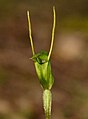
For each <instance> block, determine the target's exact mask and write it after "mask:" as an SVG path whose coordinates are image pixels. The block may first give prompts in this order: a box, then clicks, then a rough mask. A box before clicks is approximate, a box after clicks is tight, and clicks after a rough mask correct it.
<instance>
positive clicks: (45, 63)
mask: <svg viewBox="0 0 88 119" xmlns="http://www.w3.org/2000/svg"><path fill="white" fill-rule="evenodd" d="M27 18H28V28H29V38H30V43H31V48H32V54H33V56H32V58H31V59H32V60H33V61H34V65H35V69H36V73H37V75H38V78H39V82H40V84H41V86H42V87H43V107H44V111H45V117H46V119H50V117H51V103H52V94H51V88H52V85H53V83H54V77H53V74H52V71H51V63H50V57H51V53H52V49H53V44H54V34H55V25H56V12H55V7H54V6H53V28H52V37H51V45H50V49H49V53H48V52H46V51H40V52H38V53H35V49H34V44H33V40H32V33H31V21H30V15H29V11H27Z"/></svg>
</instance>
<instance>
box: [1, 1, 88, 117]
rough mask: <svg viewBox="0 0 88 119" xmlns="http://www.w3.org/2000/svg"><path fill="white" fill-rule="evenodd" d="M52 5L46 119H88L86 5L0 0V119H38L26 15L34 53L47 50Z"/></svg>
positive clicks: (38, 98) (38, 93) (39, 96)
mask: <svg viewBox="0 0 88 119" xmlns="http://www.w3.org/2000/svg"><path fill="white" fill-rule="evenodd" d="M53 5H55V7H56V15H57V23H56V33H55V43H54V49H53V52H52V58H51V62H52V70H53V75H54V78H55V83H54V86H53V88H52V93H53V105H52V119H88V0H73V1H72V0H54V1H52V0H44V1H40V0H37V1H35V0H0V119H44V112H43V107H42V88H41V86H40V84H39V81H38V79H37V76H36V73H35V69H34V65H33V62H32V60H31V59H30V58H31V57H32V52H31V46H30V41H29V38H28V24H27V15H26V11H27V10H30V16H31V23H32V35H33V40H34V46H35V50H36V53H37V52H38V51H40V50H42V49H44V50H46V51H49V46H50V41H51V29H52V23H53V12H52V7H53Z"/></svg>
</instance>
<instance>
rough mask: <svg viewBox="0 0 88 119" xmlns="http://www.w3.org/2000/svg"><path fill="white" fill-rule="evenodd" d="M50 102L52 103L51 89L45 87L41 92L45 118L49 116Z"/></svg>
mask: <svg viewBox="0 0 88 119" xmlns="http://www.w3.org/2000/svg"><path fill="white" fill-rule="evenodd" d="M51 103H52V95H51V91H50V90H49V89H46V90H44V92H43V107H44V111H45V117H46V119H50V117H51Z"/></svg>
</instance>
